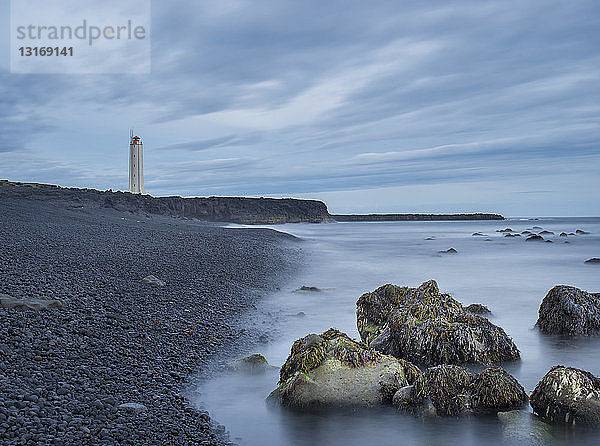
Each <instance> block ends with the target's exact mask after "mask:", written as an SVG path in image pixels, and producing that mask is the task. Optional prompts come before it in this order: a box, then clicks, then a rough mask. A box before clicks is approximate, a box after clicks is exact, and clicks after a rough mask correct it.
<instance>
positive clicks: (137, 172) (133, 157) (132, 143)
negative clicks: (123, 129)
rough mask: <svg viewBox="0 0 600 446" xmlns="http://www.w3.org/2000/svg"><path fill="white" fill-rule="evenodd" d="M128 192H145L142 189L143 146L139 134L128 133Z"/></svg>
mask: <svg viewBox="0 0 600 446" xmlns="http://www.w3.org/2000/svg"><path fill="white" fill-rule="evenodd" d="M129 192H131V193H132V194H145V193H146V191H145V190H144V147H143V145H142V140H141V139H140V137H139V136H133V131H131V132H130V134H129Z"/></svg>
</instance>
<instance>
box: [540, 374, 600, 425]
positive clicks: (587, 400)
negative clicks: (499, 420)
mask: <svg viewBox="0 0 600 446" xmlns="http://www.w3.org/2000/svg"><path fill="white" fill-rule="evenodd" d="M530 404H531V407H532V408H533V411H534V412H535V413H536V414H538V415H539V416H540V417H542V418H544V419H545V420H547V421H549V422H554V423H567V424H594V425H597V424H599V423H600V379H598V378H597V377H595V376H594V375H592V374H591V373H590V372H586V371H584V370H579V369H576V368H572V367H564V366H560V365H559V366H556V367H553V368H552V369H550V371H549V372H548V373H546V375H545V376H544V377H543V378H542V380H541V381H540V382H539V383H538V385H537V387H536V388H535V390H534V391H533V392H532V393H531V397H530Z"/></svg>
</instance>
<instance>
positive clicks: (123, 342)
mask: <svg viewBox="0 0 600 446" xmlns="http://www.w3.org/2000/svg"><path fill="white" fill-rule="evenodd" d="M2 193H3V187H0V246H2V249H1V250H0V264H2V265H3V266H2V269H1V270H0V293H2V294H7V295H10V296H28V297H35V298H45V297H51V298H53V299H60V300H61V301H64V302H65V306H64V307H63V308H52V309H48V310H45V311H39V312H38V311H17V310H9V309H4V308H0V339H2V342H0V356H1V357H2V359H1V361H0V380H2V381H1V382H2V385H3V388H2V392H0V443H1V444H2V445H5V444H6V445H17V444H24V443H26V442H27V439H29V443H31V444H47V445H62V444H68V445H70V444H92V445H95V444H202V443H204V444H211V445H217V446H218V445H225V444H229V440H228V439H227V434H226V428H219V430H216V428H214V427H212V426H213V424H212V422H211V419H210V417H209V416H208V414H205V413H200V412H199V411H197V410H196V409H194V408H192V407H191V406H190V404H189V402H187V401H186V400H185V398H183V397H182V396H181V395H180V392H181V391H182V390H185V389H186V386H187V385H188V384H187V380H188V378H189V376H190V374H191V373H195V372H196V371H197V370H199V368H200V367H204V366H206V364H207V363H208V361H209V358H215V357H216V358H218V357H219V353H222V352H225V350H226V349H229V348H233V347H236V346H237V345H239V343H240V338H241V337H244V338H247V339H248V340H247V341H246V342H250V340H252V341H254V342H257V341H258V337H257V339H251V336H253V335H252V334H251V333H252V332H251V330H249V331H248V332H247V333H245V332H241V331H240V330H239V329H240V328H242V327H237V326H236V323H237V321H238V320H239V319H240V318H239V315H240V312H242V311H246V310H248V309H250V308H251V306H252V305H254V304H255V303H256V302H257V301H258V295H259V294H262V295H266V294H268V292H271V291H273V290H274V289H275V288H276V283H275V280H281V278H282V277H283V276H282V275H283V274H284V273H285V274H289V275H291V274H293V269H294V267H293V266H290V258H295V257H298V249H297V247H296V246H295V245H294V243H295V242H291V241H290V240H289V239H288V238H287V237H285V236H281V235H279V234H278V233H276V232H274V231H269V230H261V229H256V230H253V231H248V232H244V231H233V232H232V231H230V230H227V229H224V228H220V227H217V226H214V225H210V224H201V223H198V222H193V221H192V222H186V221H183V220H175V219H168V218H166V217H164V218H163V217H160V218H152V219H145V218H143V219H142V222H143V223H136V222H135V219H133V220H132V219H131V218H130V215H129V214H127V215H125V214H120V213H118V212H117V211H114V210H110V211H106V210H104V209H102V207H101V206H100V207H98V208H89V209H88V208H86V209H84V210H80V211H71V210H66V209H64V205H65V204H64V203H63V202H61V201H60V200H58V201H55V202H38V201H36V200H19V199H14V198H10V197H9V198H6V197H4V196H2ZM122 216H124V217H125V219H121V217H122ZM179 232H181V233H183V234H184V236H185V243H184V244H182V243H174V242H173V240H174V239H175V237H176V234H177V233H179ZM195 253H202V255H196V254H195ZM257 259H260V261H257ZM240 264H243V265H246V266H245V268H244V269H242V270H240V268H239V265H240ZM284 268H287V269H284ZM152 274H153V275H155V276H156V277H159V278H160V279H161V280H163V281H164V282H165V285H164V286H157V287H152V286H148V285H147V284H144V283H143V282H141V278H143V277H146V276H148V275H152ZM219 275H220V277H222V278H219ZM223 277H227V280H224V279H223ZM256 288H262V289H261V290H260V293H258V292H256V291H255V290H256ZM249 290H254V291H249ZM209 308H210V309H211V310H212V311H207V310H208V309H209ZM184 310H189V311H184ZM192 324H193V325H192ZM246 328H247V327H246ZM254 336H256V335H254ZM260 341H263V342H268V337H267V336H263V337H262V338H261V339H260ZM16 352H18V354H17V353H16ZM4 377H6V378H4ZM149 402H151V403H149ZM128 403H134V404H137V405H139V406H135V407H136V408H137V409H132V408H130V409H124V408H122V407H121V406H122V405H123V404H125V405H127V404H128ZM119 407H121V408H119ZM142 408H143V409H142ZM132 411H133V412H132ZM132 415H133V416H132Z"/></svg>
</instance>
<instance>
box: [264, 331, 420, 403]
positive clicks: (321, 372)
mask: <svg viewBox="0 0 600 446" xmlns="http://www.w3.org/2000/svg"><path fill="white" fill-rule="evenodd" d="M420 374H421V371H420V370H419V368H418V367H416V366H414V365H413V364H411V363H410V362H408V361H404V360H401V359H396V358H394V357H392V356H388V355H384V354H382V353H380V352H378V351H376V350H373V349H370V348H368V347H367V346H366V345H365V344H363V343H361V342H357V341H354V340H352V339H350V338H349V337H348V335H346V334H345V333H341V332H340V331H338V330H335V329H333V328H332V329H329V330H327V331H326V332H324V333H322V334H320V335H317V334H309V335H307V336H305V337H304V338H302V339H298V340H297V341H295V342H294V344H293V345H292V349H291V353H290V355H289V356H288V358H287V360H286V362H285V364H284V365H283V367H282V368H281V371H280V379H279V386H278V387H277V389H275V390H274V391H273V392H271V394H270V395H269V397H268V400H270V401H272V402H278V403H281V404H283V405H284V406H288V407H293V408H314V407H343V406H375V405H379V404H386V403H391V401H392V398H393V396H394V394H395V393H396V391H397V390H398V389H400V388H402V387H405V386H407V385H409V384H412V383H413V382H414V381H415V380H416V378H417V377H418V376H419V375H420Z"/></svg>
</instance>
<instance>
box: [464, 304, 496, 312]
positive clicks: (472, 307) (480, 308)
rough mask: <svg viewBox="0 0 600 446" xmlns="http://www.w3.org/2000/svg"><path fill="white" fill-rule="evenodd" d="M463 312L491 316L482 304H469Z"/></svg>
mask: <svg viewBox="0 0 600 446" xmlns="http://www.w3.org/2000/svg"><path fill="white" fill-rule="evenodd" d="M465 311H468V312H469V313H473V314H491V311H490V309H489V308H488V307H486V306H485V305H482V304H471V305H468V306H466V307H465Z"/></svg>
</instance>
